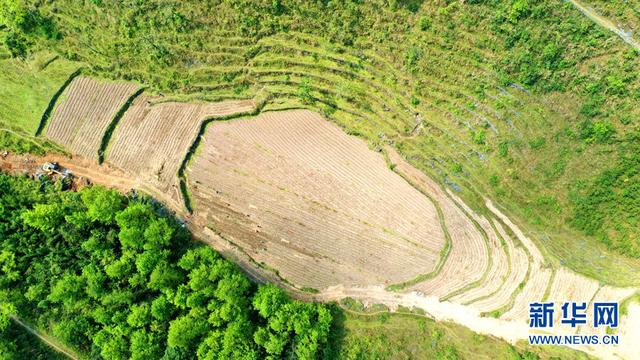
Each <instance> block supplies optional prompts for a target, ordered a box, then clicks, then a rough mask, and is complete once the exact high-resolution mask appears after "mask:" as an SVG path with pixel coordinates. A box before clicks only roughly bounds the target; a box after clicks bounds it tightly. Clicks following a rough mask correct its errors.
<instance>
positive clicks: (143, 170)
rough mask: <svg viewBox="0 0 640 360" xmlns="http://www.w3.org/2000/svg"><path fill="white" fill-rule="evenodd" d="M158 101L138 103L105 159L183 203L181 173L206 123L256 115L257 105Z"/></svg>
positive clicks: (144, 99)
mask: <svg viewBox="0 0 640 360" xmlns="http://www.w3.org/2000/svg"><path fill="white" fill-rule="evenodd" d="M157 100H159V99H154V98H151V97H148V96H145V95H143V96H140V97H138V98H136V100H134V102H133V104H132V105H131V107H130V108H129V109H128V110H127V112H126V113H125V114H124V116H123V117H122V120H121V121H120V122H119V124H118V126H117V127H116V129H115V131H114V133H113V139H112V141H111V142H110V143H109V146H108V147H107V149H106V156H105V159H106V161H107V162H109V163H111V164H113V165H115V166H118V167H120V168H123V169H126V170H128V171H130V172H131V173H133V174H136V176H137V177H138V178H139V179H141V180H142V181H144V182H148V183H150V184H152V185H153V186H155V187H157V188H158V189H159V190H160V191H161V192H162V193H165V194H169V196H170V197H172V198H173V199H174V200H177V201H179V200H180V190H179V185H178V169H179V168H180V165H181V164H182V161H183V159H184V158H185V156H186V155H187V152H188V151H189V148H190V147H191V144H193V142H194V141H195V139H196V137H197V136H198V134H199V132H200V128H201V125H202V123H203V122H204V121H206V120H207V119H210V118H215V117H223V116H229V115H232V114H236V113H248V112H252V111H253V110H254V108H255V105H254V102H253V101H251V100H246V101H243V100H230V101H223V102H219V103H200V104H197V103H192V104H186V103H176V102H162V103H157V104H154V103H153V102H154V101H157Z"/></svg>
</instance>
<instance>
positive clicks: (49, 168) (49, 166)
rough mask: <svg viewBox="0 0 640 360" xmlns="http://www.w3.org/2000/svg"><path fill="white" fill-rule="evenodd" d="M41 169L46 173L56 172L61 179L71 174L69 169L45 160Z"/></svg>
mask: <svg viewBox="0 0 640 360" xmlns="http://www.w3.org/2000/svg"><path fill="white" fill-rule="evenodd" d="M42 171H43V172H44V174H46V175H53V174H58V175H60V176H62V178H63V179H66V178H70V177H72V176H73V173H72V172H71V170H69V169H66V168H63V167H62V166H60V164H58V163H57V162H47V163H44V165H42Z"/></svg>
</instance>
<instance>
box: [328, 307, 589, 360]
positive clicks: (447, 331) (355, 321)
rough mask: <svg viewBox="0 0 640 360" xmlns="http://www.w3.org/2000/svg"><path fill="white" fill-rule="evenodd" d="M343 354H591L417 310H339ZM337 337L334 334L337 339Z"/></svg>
mask: <svg viewBox="0 0 640 360" xmlns="http://www.w3.org/2000/svg"><path fill="white" fill-rule="evenodd" d="M337 324H338V325H337V327H338V329H337V331H336V333H335V334H334V336H335V337H336V339H340V340H341V341H340V342H339V344H340V346H339V347H337V348H334V349H333V351H335V352H336V353H339V354H340V356H339V358H342V359H438V360H440V359H448V360H453V359H474V360H476V359H477V360H480V359H486V360H494V359H500V360H507V359H510V360H518V359H589V357H588V356H587V355H585V354H584V353H580V352H576V351H573V350H569V349H565V348H558V347H550V346H549V347H546V346H545V347H535V348H533V347H531V346H528V345H526V344H517V345H516V346H512V345H509V344H508V343H506V342H504V341H502V340H499V339H496V338H493V337H489V336H484V335H480V334H476V333H474V332H473V331H471V330H469V329H467V328H465V327H462V326H459V325H456V324H453V323H447V322H434V321H433V320H430V319H428V318H425V317H423V316H421V315H417V314H410V313H408V314H401V313H400V314H389V313H385V312H383V313H380V314H375V315H369V314H362V315H359V314H356V313H353V312H350V311H348V310H345V311H344V312H343V313H342V314H340V315H339V316H338V320H337ZM334 340H335V339H334Z"/></svg>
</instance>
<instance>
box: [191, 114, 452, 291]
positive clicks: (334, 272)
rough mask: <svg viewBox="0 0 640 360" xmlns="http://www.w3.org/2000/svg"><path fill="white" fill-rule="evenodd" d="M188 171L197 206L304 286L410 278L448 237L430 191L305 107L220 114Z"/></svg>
mask: <svg viewBox="0 0 640 360" xmlns="http://www.w3.org/2000/svg"><path fill="white" fill-rule="evenodd" d="M187 173H188V179H189V188H190V192H191V194H192V197H193V198H194V204H195V215H196V216H205V217H206V218H207V219H208V220H209V222H210V224H211V227H213V228H215V229H216V230H218V231H220V233H221V234H222V235H223V236H225V237H226V238H227V239H229V240H230V241H232V242H234V243H236V244H237V245H239V246H240V247H242V248H243V249H244V250H245V251H246V252H247V253H248V254H249V255H250V256H251V257H252V258H253V259H254V260H256V261H257V262H261V263H264V264H266V265H267V266H268V267H271V268H275V269H277V270H278V272H279V274H280V275H281V276H282V277H284V278H286V279H288V280H289V281H291V282H293V283H294V284H296V285H298V286H300V287H312V288H317V289H322V288H325V287H327V286H329V285H335V284H339V283H342V284H347V285H355V284H377V283H383V284H389V283H393V282H398V281H404V280H407V279H410V278H412V277H414V276H417V275H419V274H422V273H426V272H430V271H432V270H433V268H434V266H435V264H436V263H437V262H438V260H439V252H440V251H441V249H442V247H443V246H444V243H445V238H444V234H443V231H442V229H441V227H440V223H439V219H438V214H437V211H436V208H435V207H434V205H433V203H432V202H431V201H430V199H429V198H427V197H426V196H424V195H422V194H421V193H420V192H418V191H417V190H416V189H414V188H413V187H411V186H410V185H409V184H408V183H407V182H406V181H405V180H403V179H402V178H401V177H399V176H398V175H396V174H394V173H393V172H392V171H391V170H389V168H388V167H387V165H386V164H385V161H384V159H383V157H382V156H381V155H380V154H377V153H375V152H372V151H371V150H369V149H368V148H367V146H366V144H365V143H364V142H362V141H361V140H359V139H357V138H355V137H353V136H348V135H346V134H345V133H344V132H343V131H342V130H340V129H339V128H338V127H336V126H335V125H333V124H331V123H329V122H327V121H325V120H324V119H322V118H321V117H320V116H319V115H317V114H315V113H312V112H309V111H306V110H295V111H284V112H273V113H263V114H261V115H260V116H258V117H256V118H248V119H239V120H233V121H229V122H214V123H212V124H211V125H210V126H209V127H208V129H207V131H206V134H205V136H204V139H203V141H202V143H201V145H200V148H199V149H198V152H197V155H196V157H195V158H194V161H193V164H192V165H191V166H190V167H189V169H188V172H187ZM240 229H243V230H240Z"/></svg>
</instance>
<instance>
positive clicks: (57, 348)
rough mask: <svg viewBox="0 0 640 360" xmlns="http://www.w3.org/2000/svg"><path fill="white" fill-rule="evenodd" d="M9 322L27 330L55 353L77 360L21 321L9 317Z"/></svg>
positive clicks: (74, 356)
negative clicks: (11, 321)
mask: <svg viewBox="0 0 640 360" xmlns="http://www.w3.org/2000/svg"><path fill="white" fill-rule="evenodd" d="M11 320H13V322H15V323H16V324H18V325H20V326H21V327H22V328H24V329H25V330H27V331H28V332H29V333H31V334H33V335H34V336H37V337H38V338H39V339H40V340H41V341H43V342H44V343H45V344H47V345H49V346H50V347H51V348H53V349H54V350H55V351H57V352H59V353H61V354H63V355H65V356H66V357H68V358H69V359H72V360H78V359H79V357H77V356H76V355H74V354H73V353H71V351H69V350H66V349H63V348H62V347H60V346H58V345H57V344H56V343H55V342H54V341H52V340H51V339H49V337H47V336H45V335H42V334H40V332H38V331H37V330H35V329H33V328H32V327H30V326H29V325H27V324H26V323H24V322H23V321H22V320H20V319H18V318H17V317H15V316H11Z"/></svg>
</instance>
